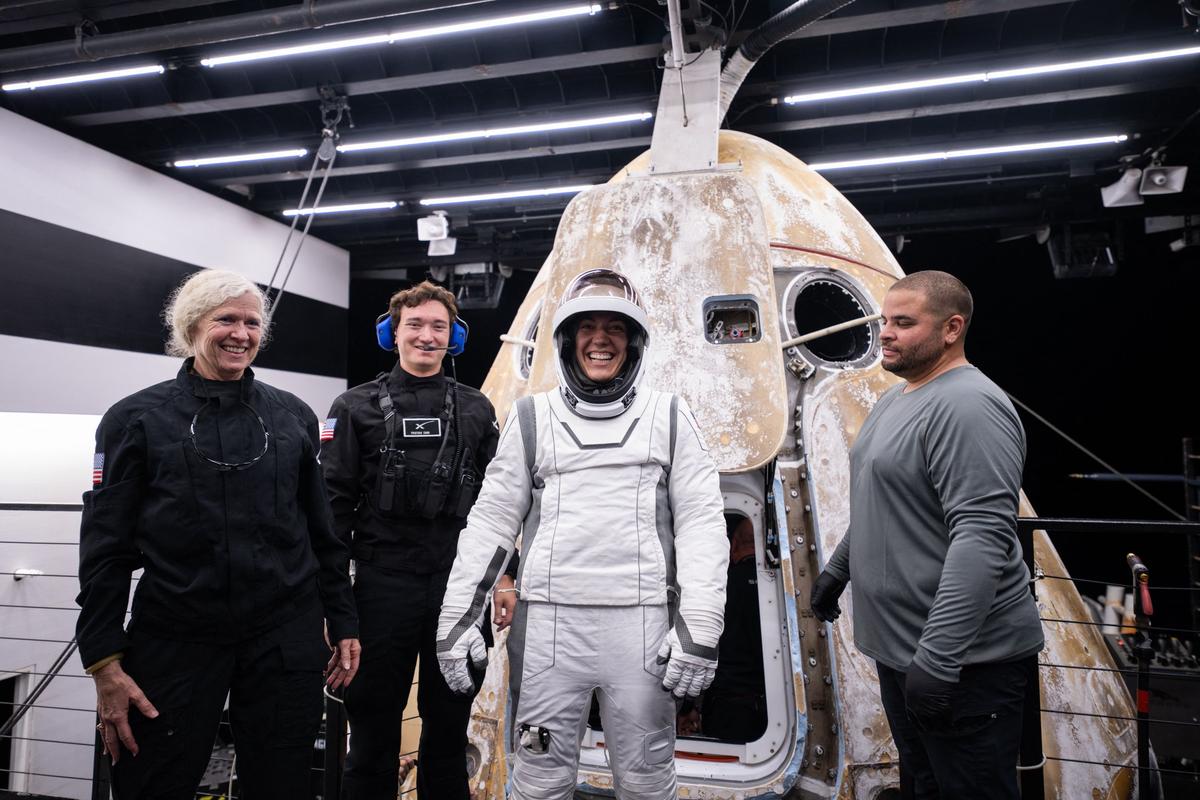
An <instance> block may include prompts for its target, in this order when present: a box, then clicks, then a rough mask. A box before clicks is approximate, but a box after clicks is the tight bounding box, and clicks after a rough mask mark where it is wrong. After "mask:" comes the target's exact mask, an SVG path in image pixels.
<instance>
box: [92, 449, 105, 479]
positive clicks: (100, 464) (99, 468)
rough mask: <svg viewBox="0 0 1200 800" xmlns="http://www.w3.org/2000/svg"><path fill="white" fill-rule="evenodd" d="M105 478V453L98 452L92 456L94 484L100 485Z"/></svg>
mask: <svg viewBox="0 0 1200 800" xmlns="http://www.w3.org/2000/svg"><path fill="white" fill-rule="evenodd" d="M103 480H104V453H96V455H95V456H94V457H93V458H92V486H99V485H100V482H101V481H103Z"/></svg>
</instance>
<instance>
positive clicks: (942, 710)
mask: <svg viewBox="0 0 1200 800" xmlns="http://www.w3.org/2000/svg"><path fill="white" fill-rule="evenodd" d="M957 689H958V684H957V683H950V682H949V681H944V680H942V679H941V678H935V677H934V676H932V675H930V674H929V673H928V672H926V671H925V670H923V669H921V667H920V666H919V665H918V664H917V662H915V661H914V662H913V663H912V664H910V665H909V667H908V672H907V673H905V676H904V702H905V705H906V706H908V713H909V716H911V717H913V718H915V719H916V721H917V722H918V723H920V725H921V727H923V728H925V729H926V730H944V729H946V728H947V727H949V725H950V723H951V721H952V719H953V712H954V699H955V694H956V692H957Z"/></svg>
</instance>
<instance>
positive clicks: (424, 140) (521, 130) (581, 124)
mask: <svg viewBox="0 0 1200 800" xmlns="http://www.w3.org/2000/svg"><path fill="white" fill-rule="evenodd" d="M652 116H654V115H653V114H651V113H650V112H649V111H641V112H637V113H633V114H612V115H610V116H605V117H588V118H586V119H571V120H563V121H561V122H542V123H538V124H535V125H513V126H509V127H504V128H480V129H477V130H471V131H457V132H455V133H435V134H430V135H428V136H409V137H406V138H403V139H381V140H378V141H374V142H352V143H350V144H342V145H338V151H339V152H341V153H353V152H356V151H358V150H381V149H385V148H391V147H412V146H413V145H418V144H435V143H438V142H460V141H464V140H467V139H491V138H495V137H499V136H520V135H521V134H525V133H547V132H549V131H565V130H571V129H573V128H592V127H599V126H601V125H617V124H619V123H622V122H642V121H643V120H647V119H650V118H651V117H652Z"/></svg>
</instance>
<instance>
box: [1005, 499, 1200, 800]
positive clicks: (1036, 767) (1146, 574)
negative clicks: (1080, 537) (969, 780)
mask: <svg viewBox="0 0 1200 800" xmlns="http://www.w3.org/2000/svg"><path fill="white" fill-rule="evenodd" d="M1036 530H1043V531H1046V532H1047V533H1051V532H1054V533H1092V534H1096V533H1113V532H1124V533H1129V534H1131V535H1132V534H1137V535H1145V534H1167V535H1184V536H1187V537H1188V538H1189V541H1190V540H1191V539H1192V538H1193V537H1196V536H1198V535H1200V523H1195V522H1162V521H1147V520H1102V519H1077V518H1038V517H1028V518H1024V517H1023V518H1021V519H1019V520H1018V524H1017V533H1018V538H1019V540H1020V544H1021V549H1022V554H1023V556H1024V559H1025V563H1026V566H1027V567H1028V568H1029V574H1030V575H1031V576H1032V580H1031V581H1030V591H1031V592H1032V593H1033V594H1034V596H1035V597H1036V596H1037V583H1038V581H1041V580H1064V581H1071V582H1072V583H1074V584H1097V585H1105V586H1107V585H1109V584H1111V582H1110V581H1095V580H1089V579H1085V578H1072V577H1068V576H1065V575H1046V574H1044V573H1042V572H1041V571H1040V570H1039V569H1038V568H1037V566H1036V564H1035V561H1034V546H1033V533H1034V531H1036ZM1125 558H1126V563H1127V565H1128V567H1129V569H1130V588H1131V590H1132V593H1133V596H1134V601H1135V604H1134V622H1133V624H1132V625H1130V624H1129V623H1128V621H1122V623H1121V624H1120V627H1119V629H1120V630H1124V631H1132V632H1133V633H1132V636H1133V637H1134V639H1133V644H1132V645H1131V647H1130V651H1131V653H1132V655H1133V656H1134V657H1135V658H1136V660H1137V667H1136V669H1122V668H1120V667H1119V666H1117V667H1103V666H1097V665H1095V664H1057V663H1050V662H1047V661H1043V660H1041V659H1040V658H1038V659H1037V668H1038V669H1039V670H1040V669H1071V670H1088V671H1100V672H1110V673H1117V674H1121V675H1122V676H1132V677H1134V678H1135V679H1136V686H1135V689H1134V691H1133V700H1134V708H1135V710H1136V711H1135V714H1136V716H1133V717H1126V716H1119V715H1112V714H1099V713H1093V712H1086V711H1076V710H1070V709H1052V708H1044V707H1042V705H1041V698H1040V681H1031V682H1030V684H1029V685H1028V686H1027V691H1026V699H1025V715H1024V718H1023V719H1024V725H1023V730H1022V741H1021V758H1020V762H1019V763H1020V767H1019V769H1020V770H1021V794H1022V796H1025V797H1043V796H1044V791H1045V787H1044V775H1043V771H1042V769H1041V768H1040V766H1041V765H1042V764H1044V763H1045V762H1046V761H1063V762H1070V763H1082V764H1094V765H1097V766H1103V767H1105V768H1114V767H1115V768H1124V769H1131V770H1136V771H1137V775H1138V783H1137V785H1138V800H1154V798H1157V797H1161V796H1162V778H1163V776H1164V775H1170V776H1182V777H1186V778H1190V779H1192V780H1193V781H1200V772H1195V771H1187V770H1176V769H1168V768H1163V767H1161V766H1159V765H1158V764H1157V763H1156V761H1155V759H1154V757H1153V755H1152V752H1151V738H1150V737H1151V729H1152V726H1156V725H1157V726H1182V727H1192V728H1200V722H1197V721H1195V720H1191V721H1187V720H1170V719H1162V718H1154V717H1151V681H1152V679H1154V678H1167V677H1169V678H1171V679H1173V680H1175V679H1182V680H1191V681H1198V683H1196V687H1197V690H1200V668H1197V670H1196V671H1195V673H1194V674H1188V673H1186V672H1182V673H1175V672H1167V671H1163V670H1152V669H1151V668H1150V667H1151V664H1152V662H1153V661H1154V659H1155V656H1156V653H1155V649H1154V646H1153V644H1152V640H1151V631H1152V630H1153V631H1158V632H1163V633H1177V634H1192V635H1194V634H1196V631H1195V630H1191V629H1182V628H1164V627H1155V626H1152V625H1151V617H1152V616H1153V614H1154V606H1153V601H1152V597H1151V592H1150V570H1149V568H1148V567H1147V566H1146V565H1145V564H1143V563H1142V561H1141V559H1139V558H1138V556H1137V555H1136V554H1134V553H1128V554H1127V555H1126V557H1125ZM1156 591H1180V592H1191V593H1195V592H1197V591H1198V589H1197V587H1196V586H1179V587H1159V588H1157V589H1156ZM1081 594H1082V593H1081ZM1192 605H1193V606H1194V605H1195V601H1193V603H1192ZM1040 619H1041V621H1042V623H1043V625H1045V624H1051V625H1083V626H1094V627H1100V628H1108V627H1110V626H1111V623H1107V622H1103V621H1096V620H1078V619H1060V618H1056V617H1040ZM1127 635H1128V634H1127ZM1193 660H1194V659H1193ZM1042 714H1065V715H1074V716H1085V717H1093V718H1102V719H1115V720H1122V721H1129V722H1136V723H1137V726H1136V731H1137V750H1138V752H1137V763H1136V764H1112V763H1111V762H1107V761H1095V760H1089V759H1086V758H1070V757H1066V756H1046V755H1045V754H1044V753H1043V752H1042V741H1041V715H1042ZM1195 741H1200V736H1197V737H1195ZM1196 757H1200V747H1198V748H1197V752H1196V753H1195V754H1193V759H1195V758H1196ZM1193 763H1194V761H1193Z"/></svg>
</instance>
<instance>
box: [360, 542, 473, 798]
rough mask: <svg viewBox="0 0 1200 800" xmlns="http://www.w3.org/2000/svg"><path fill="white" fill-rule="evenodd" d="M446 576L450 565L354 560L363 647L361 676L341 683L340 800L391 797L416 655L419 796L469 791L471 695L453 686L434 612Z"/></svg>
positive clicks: (447, 795)
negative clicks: (344, 742) (441, 656)
mask: <svg viewBox="0 0 1200 800" xmlns="http://www.w3.org/2000/svg"><path fill="white" fill-rule="evenodd" d="M449 576H450V571H449V570H446V571H444V572H438V573H433V574H427V575H421V574H414V573H405V572H399V571H391V570H383V569H380V568H378V567H376V566H372V564H371V563H364V562H361V561H360V562H359V563H358V573H357V577H356V578H355V582H354V597H355V600H356V602H357V604H358V619H359V631H360V633H361V637H362V647H363V652H362V662H361V664H360V666H359V670H358V675H357V676H355V678H354V682H353V683H351V684H350V686H349V687H347V689H346V716H347V717H348V718H349V720H350V751H349V753H348V754H347V756H346V770H345V773H344V775H343V778H342V798H343V800H379V798H393V797H395V796H396V791H397V778H396V776H397V771H398V769H399V762H400V753H401V741H400V726H401V717H402V714H403V711H404V706H405V704H406V703H407V702H408V694H409V690H410V689H411V688H412V680H413V672H414V671H415V666H416V664H417V662H418V658H417V657H418V656H420V669H421V672H420V676H419V678H418V684H417V707H418V710H419V712H420V715H421V742H420V747H419V752H418V755H417V759H418V763H419V766H418V768H417V795H418V797H421V798H423V799H424V800H467V798H468V797H469V796H470V792H469V790H468V787H467V761H466V759H467V722H468V720H469V719H470V716H471V701H472V700H473V699H474V698H472V697H462V696H459V695H456V694H454V693H453V692H451V691H450V687H449V686H447V685H446V680H445V678H443V677H442V673H441V670H440V669H439V668H438V660H437V647H436V635H437V622H438V614H439V613H440V611H441V608H442V597H443V595H444V594H445V593H446V579H447V578H448V577H449ZM405 749H406V750H411V749H412V746H411V745H407V746H406V747H405Z"/></svg>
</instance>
